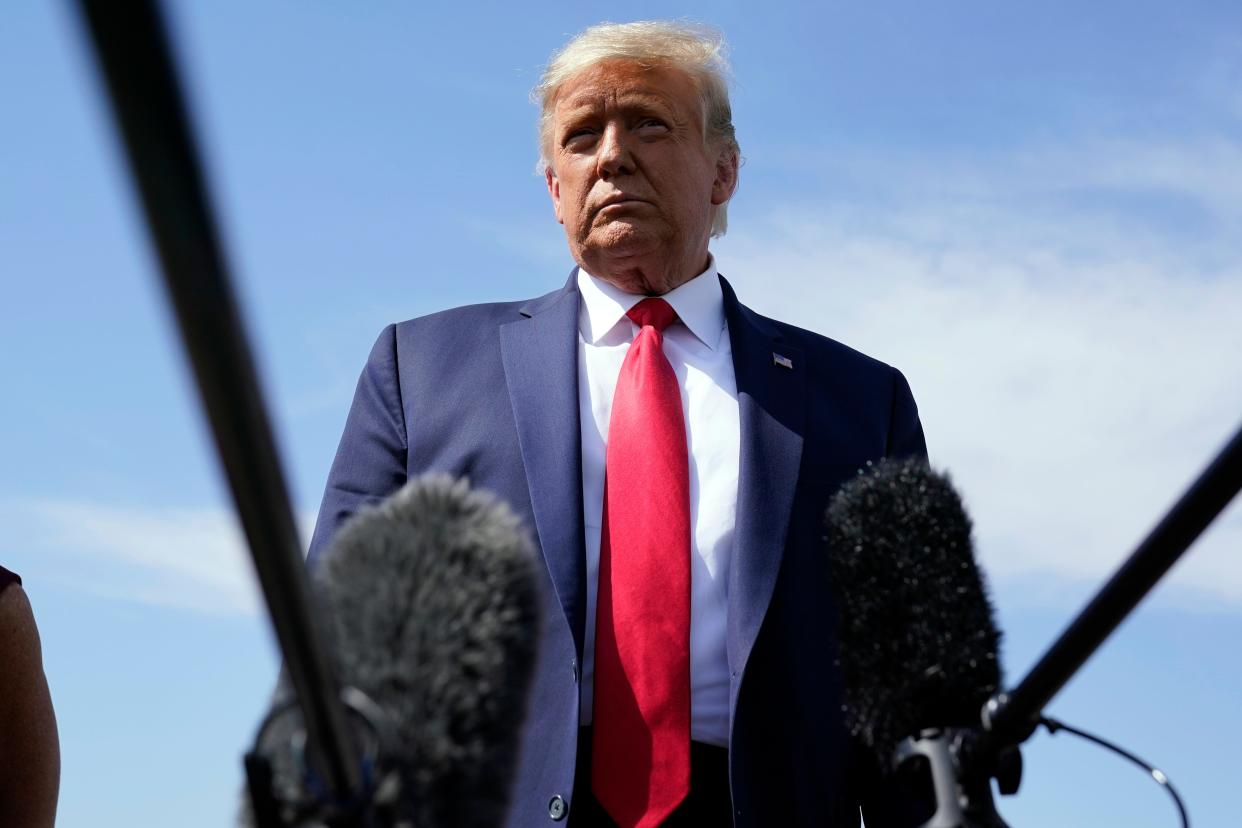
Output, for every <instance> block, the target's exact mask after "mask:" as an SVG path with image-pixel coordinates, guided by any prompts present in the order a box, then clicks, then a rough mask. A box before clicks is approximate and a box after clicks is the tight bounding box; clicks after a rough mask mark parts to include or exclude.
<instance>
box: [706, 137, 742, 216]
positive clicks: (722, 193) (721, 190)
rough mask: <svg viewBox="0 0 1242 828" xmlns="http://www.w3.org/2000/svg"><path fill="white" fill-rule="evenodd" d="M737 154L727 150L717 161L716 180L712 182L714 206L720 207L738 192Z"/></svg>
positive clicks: (722, 152)
mask: <svg viewBox="0 0 1242 828" xmlns="http://www.w3.org/2000/svg"><path fill="white" fill-rule="evenodd" d="M737 169H738V157H737V153H736V152H734V151H732V150H729V149H725V150H722V151H721V153H720V156H719V157H718V158H717V159H716V180H715V181H713V182H712V204H714V205H716V206H717V207H719V206H720V205H721V204H724V203H725V202H726V201H728V200H729V199H731V198H733V194H734V193H735V192H737Z"/></svg>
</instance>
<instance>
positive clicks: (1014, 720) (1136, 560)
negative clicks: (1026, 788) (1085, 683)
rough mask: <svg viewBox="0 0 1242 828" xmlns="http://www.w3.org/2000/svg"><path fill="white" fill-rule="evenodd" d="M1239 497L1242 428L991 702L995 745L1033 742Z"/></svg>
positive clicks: (988, 717)
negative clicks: (1116, 635) (1092, 663)
mask: <svg viewBox="0 0 1242 828" xmlns="http://www.w3.org/2000/svg"><path fill="white" fill-rule="evenodd" d="M1239 490H1242V428H1239V429H1238V431H1237V432H1235V433H1234V435H1233V437H1232V438H1230V440H1229V441H1228V442H1227V443H1226V444H1225V446H1224V448H1222V449H1221V450H1220V452H1219V453H1218V454H1217V455H1216V457H1215V458H1213V460H1212V461H1211V462H1210V463H1209V464H1208V466H1207V467H1206V468H1205V469H1204V470H1203V472H1202V473H1201V474H1200V475H1199V477H1198V478H1196V479H1195V481H1194V482H1193V483H1192V484H1190V487H1189V488H1188V489H1187V490H1186V491H1185V493H1183V494H1182V496H1181V497H1180V498H1178V500H1177V503H1175V504H1174V505H1173V507H1172V508H1171V509H1170V510H1169V511H1168V512H1167V513H1166V514H1165V515H1164V517H1162V518H1161V519H1160V522H1159V523H1157V524H1156V526H1155V527H1154V528H1153V529H1152V530H1151V532H1150V533H1149V534H1148V535H1147V537H1146V538H1144V539H1143V541H1142V543H1140V544H1139V545H1138V547H1137V548H1136V549H1135V550H1134V552H1133V553H1132V554H1131V555H1130V557H1129V558H1128V559H1127V560H1126V562H1125V563H1123V564H1122V565H1121V567H1120V568H1119V569H1118V570H1117V571H1116V572H1115V573H1114V574H1113V576H1112V577H1111V578H1110V579H1109V580H1108V583H1106V584H1105V585H1104V586H1103V587H1101V588H1100V590H1099V592H1097V593H1096V594H1095V596H1094V597H1093V598H1092V599H1091V600H1090V601H1089V602H1088V603H1087V605H1086V606H1085V607H1083V609H1082V611H1081V612H1079V613H1078V616H1077V617H1076V618H1075V619H1074V620H1073V621H1072V622H1070V624H1069V626H1068V627H1066V628H1065V631H1064V632H1063V633H1061V635H1060V637H1058V638H1057V640H1056V641H1055V642H1053V644H1052V646H1050V647H1049V648H1048V649H1047V651H1045V653H1044V655H1043V656H1042V657H1041V658H1040V659H1039V662H1038V663H1036V665H1035V666H1034V667H1032V668H1031V670H1030V672H1028V673H1027V674H1026V676H1025V677H1024V678H1023V679H1022V681H1020V682H1019V683H1018V685H1017V686H1016V687H1014V688H1013V689H1012V690H1010V691H1009V692H1008V693H1005V694H1000V695H998V696H996V697H994V698H993V699H992V700H991V701H989V702H988V705H987V706H986V707H985V710H984V724H985V725H986V726H987V728H988V729H989V730H990V731H991V733H990V739H992V741H993V744H996V745H1009V744H1018V743H1019V742H1022V741H1025V740H1026V739H1027V737H1029V736H1030V735H1031V733H1032V732H1033V731H1034V729H1035V727H1036V726H1037V725H1038V724H1039V717H1040V714H1041V713H1042V711H1043V709H1044V707H1045V706H1046V705H1047V704H1048V703H1049V702H1050V701H1052V699H1053V697H1054V696H1056V694H1057V693H1059V692H1060V691H1061V688H1062V687H1064V686H1065V683H1066V682H1067V681H1069V680H1070V679H1071V678H1072V677H1073V676H1074V674H1075V673H1076V672H1078V669H1079V668H1080V667H1082V665H1083V664H1084V663H1086V661H1087V659H1089V658H1090V657H1091V656H1092V655H1094V654H1095V651H1096V650H1097V649H1098V648H1099V646H1100V645H1101V644H1102V643H1104V640H1105V639H1106V638H1108V637H1109V636H1110V635H1112V633H1113V631H1114V630H1116V629H1117V627H1118V625H1119V624H1121V622H1122V621H1124V620H1125V619H1126V617H1127V616H1128V615H1129V614H1130V612H1131V610H1133V609H1134V608H1135V607H1136V606H1138V603H1139V602H1140V601H1142V600H1143V598H1144V597H1146V595H1147V593H1148V592H1150V591H1151V589H1152V587H1154V586H1155V585H1156V582H1157V581H1159V580H1160V579H1161V578H1162V577H1164V575H1165V573H1167V572H1168V571H1169V569H1171V568H1172V566H1173V564H1175V563H1177V561H1178V560H1179V559H1180V558H1181V557H1182V555H1183V554H1185V552H1186V550H1187V549H1189V548H1190V545H1191V544H1193V543H1194V542H1195V540H1196V539H1197V538H1198V537H1199V535H1201V534H1202V533H1203V531H1204V530H1205V529H1207V527H1208V524H1210V523H1211V522H1212V521H1213V520H1215V519H1216V517H1217V515H1219V514H1220V513H1221V512H1223V511H1224V510H1225V507H1227V506H1228V505H1229V502H1230V501H1231V500H1233V498H1234V496H1235V495H1237V493H1238V492H1239Z"/></svg>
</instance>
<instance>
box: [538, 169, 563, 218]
mask: <svg viewBox="0 0 1242 828" xmlns="http://www.w3.org/2000/svg"><path fill="white" fill-rule="evenodd" d="M543 177H544V180H545V181H547V184H548V195H549V196H550V197H551V198H552V210H553V212H555V213H556V220H557V221H558V222H559V223H561V224H564V223H565V216H564V215H563V214H562V213H561V182H560V179H558V178H557V177H556V173H554V172H552V168H551V167H544V170H543Z"/></svg>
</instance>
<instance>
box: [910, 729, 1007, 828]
mask: <svg viewBox="0 0 1242 828" xmlns="http://www.w3.org/2000/svg"><path fill="white" fill-rule="evenodd" d="M894 768H895V770H896V771H897V772H898V773H901V774H903V775H916V774H920V773H923V772H924V768H926V772H929V773H930V775H931V780H930V781H931V786H932V788H933V790H934V792H935V801H936V812H935V814H933V815H932V817H931V819H929V820H928V821H927V822H925V823H924V824H923V825H922V826H921V828H1008V825H1006V823H1005V821H1004V820H1003V819H1001V817H1000V814H998V813H997V811H996V803H995V802H994V801H993V799H992V785H991V780H992V779H993V778H995V779H996V780H997V787H998V789H999V790H1000V792H1001V793H1002V794H1006V795H1008V794H1012V793H1016V792H1017V790H1018V786H1019V784H1020V783H1021V780H1022V754H1021V753H1020V752H1019V751H1018V749H1017V748H1016V747H1012V748H1006V749H1004V750H1002V751H1000V752H998V753H996V754H994V755H993V754H992V753H991V752H990V751H988V750H987V749H986V748H985V747H984V745H983V744H982V734H981V732H980V731H979V730H978V729H975V728H960V727H947V728H927V729H925V730H921V731H919V733H918V734H917V735H915V736H912V737H910V738H907V739H904V740H902V742H901V743H900V744H899V745H898V746H897V749H896V751H895V752H894Z"/></svg>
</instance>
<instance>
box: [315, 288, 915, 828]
mask: <svg viewBox="0 0 1242 828" xmlns="http://www.w3.org/2000/svg"><path fill="white" fill-rule="evenodd" d="M575 277H576V274H575V276H571V277H570V280H569V283H568V284H567V285H566V286H565V287H564V288H562V289H560V290H557V291H555V292H553V293H549V294H547V295H546V296H541V297H539V298H538V299H535V300H533V301H530V302H524V303H517V302H515V303H498V304H487V305H475V306H470V307H464V308H457V309H454V310H449V311H445V312H443V313H437V314H433V315H431V316H426V317H422V318H420V319H415V320H411V321H408V322H402V323H400V324H398V325H394V326H389V327H387V328H385V329H384V331H383V333H381V335H380V338H379V341H378V342H376V344H375V347H374V349H373V350H372V352H371V356H370V358H369V360H368V361H367V364H366V367H365V368H364V369H363V372H362V377H361V379H360V380H359V382H358V389H357V393H356V395H355V397H354V402H353V407H352V408H351V410H350V413H349V418H348V421H347V423H346V425H345V432H344V435H343V437H342V438H341V444H340V448H339V449H338V451H337V455H336V460H335V462H334V463H333V465H332V471H331V474H330V476H329V479H328V485H327V491H326V493H325V494H324V500H323V505H322V508H321V510H320V513H319V522H318V525H317V526H316V529H315V534H314V538H313V540H312V542H311V557H312V559H313V558H314V557H315V555H317V554H318V553H319V551H320V550H322V549H323V548H324V546H325V545H326V544H327V543H328V542H329V540H330V538H331V537H332V535H333V534H334V533H335V532H336V530H337V529H338V528H339V527H340V525H341V524H342V522H344V521H345V520H346V519H347V518H348V517H349V516H350V515H351V514H352V513H353V512H355V511H356V510H357V509H358V508H359V506H360V505H362V504H364V503H372V502H375V501H378V500H380V499H382V498H384V497H385V496H387V495H389V494H390V493H392V492H393V491H394V490H396V489H397V488H399V487H400V486H401V485H402V484H403V483H404V482H405V480H406V479H407V477H410V476H413V475H418V474H421V473H424V472H428V471H441V472H448V473H450V474H453V475H457V476H465V477H467V478H469V479H470V481H471V483H472V484H473V485H474V486H476V487H479V488H484V489H488V490H490V491H492V492H494V493H495V494H497V495H499V496H500V497H501V498H503V499H504V500H506V501H507V502H508V503H509V504H510V505H511V506H512V507H513V509H514V510H515V511H516V512H517V514H519V515H520V516H521V517H522V518H523V519H524V520H525V521H526V524H527V525H528V526H529V527H531V529H532V530H533V535H534V536H535V541H536V546H537V548H538V549H539V550H540V553H541V555H542V558H543V562H544V563H545V564H546V570H545V571H544V576H545V577H544V580H543V584H544V586H545V587H546V588H545V589H544V596H545V606H546V618H547V620H546V622H545V624H544V629H543V634H542V641H541V646H540V652H539V663H538V666H537V668H536V675H535V679H534V683H533V687H532V692H531V698H530V711H529V715H528V718H527V722H526V726H525V730H524V732H523V733H524V735H523V747H522V751H521V756H520V759H519V767H518V770H517V775H516V776H517V780H516V783H515V788H514V792H513V806H512V810H511V816H510V819H509V825H510V826H514V827H515V828H516V826H523V827H524V828H535V826H542V827H544V828H550V826H551V825H552V824H553V823H552V821H551V819H550V817H549V802H550V800H551V799H552V798H553V797H555V796H560V797H562V798H563V799H564V800H565V801H566V802H568V803H569V814H570V824H572V822H573V816H572V815H573V803H572V802H571V801H570V799H571V795H572V792H573V787H574V766H575V760H576V752H577V744H578V738H577V737H578V682H579V677H580V670H579V664H580V661H581V658H582V639H583V634H584V629H585V626H586V624H585V621H586V619H585V617H584V616H585V606H586V583H585V566H586V565H585V551H584V548H585V547H584V537H583V512H582V471H581V449H580V431H579V425H578V418H579V406H578V369H577V359H578V304H579V296H578V291H577V286H576V279H575ZM721 284H722V286H723V290H724V304H725V316H726V320H727V323H728V328H729V336H730V338H731V340H732V346H733V361H734V368H735V371H736V376H737V394H738V406H739V409H740V417H741V468H740V477H739V480H740V482H739V485H738V496H737V524H736V532H735V539H736V540H735V544H736V546H735V550H736V551H735V552H734V554H733V556H732V563H731V570H730V572H729V585H730V586H729V605H728V658H729V668H730V673H731V676H732V680H731V683H730V727H731V736H730V744H729V771H730V780H731V787H732V794H733V805H734V820H735V824H736V825H738V826H771V825H857V823H858V806H859V803H860V801H861V800H862V799H864V798H865V791H866V790H867V785H868V783H867V782H866V780H865V779H864V778H863V777H862V776H860V775H858V774H856V773H855V770H854V769H855V768H856V767H857V763H856V762H855V761H854V752H853V750H852V747H851V744H850V740H849V737H848V734H847V733H846V732H845V730H844V727H843V724H842V720H841V712H840V710H841V687H840V676H839V673H838V670H837V669H836V668H835V666H834V632H833V628H834V625H835V620H834V613H835V609H834V606H833V601H832V598H831V597H830V595H829V590H828V582H827V581H828V574H827V561H826V554H825V551H824V549H823V547H822V543H821V535H822V530H821V521H822V515H823V511H824V507H825V505H826V503H827V500H828V498H829V497H830V496H831V494H832V493H833V492H834V491H835V490H836V489H837V488H838V487H839V486H840V485H841V483H842V482H844V481H845V480H847V479H848V478H850V477H852V476H853V475H855V474H856V473H857V471H858V470H859V469H860V468H861V467H862V466H864V465H865V464H866V463H867V462H868V461H875V460H879V459H880V458H882V457H885V456H888V455H911V454H918V455H925V453H926V448H925V445H924V441H923V432H922V428H921V426H920V424H919V419H918V413H917V411H916V409H915V405H914V399H913V397H912V396H911V394H910V389H909V386H908V385H907V384H906V381H905V379H904V378H903V377H902V375H901V374H900V373H899V372H898V371H897V370H895V369H893V368H891V367H889V366H887V365H885V364H883V363H881V362H877V361H876V360H874V359H871V358H869V357H867V356H864V355H862V354H860V353H858V352H857V351H853V350H851V349H849V348H847V347H845V346H843V345H841V344H839V343H837V342H834V341H832V340H830V339H826V338H824V337H822V336H819V335H817V334H814V333H810V332H808V331H805V330H802V329H799V328H795V327H793V326H790V325H786V324H783V323H780V322H776V321H774V320H771V319H767V318H765V317H763V316H760V315H759V314H757V313H755V312H754V311H752V310H750V309H749V308H747V307H745V306H744V305H742V304H741V303H739V302H738V300H737V296H736V295H735V294H734V292H733V290H732V288H730V286H729V284H728V282H725V281H724V279H721ZM776 356H779V357H783V358H784V360H782V362H786V361H787V363H786V364H778V362H777V360H776V359H775V358H774V357H776ZM789 364H791V365H792V367H789ZM871 814H872V812H871V810H870V809H869V810H868V821H869V822H870V823H872V824H876V823H878V822H880V821H881V820H880V819H875V818H873V817H872V815H871ZM877 815H878V811H877Z"/></svg>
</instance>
